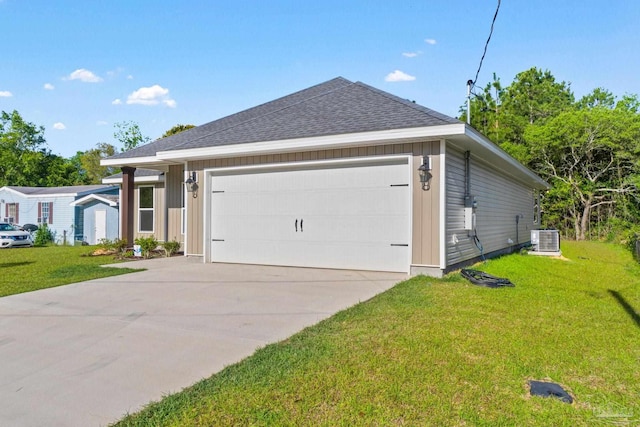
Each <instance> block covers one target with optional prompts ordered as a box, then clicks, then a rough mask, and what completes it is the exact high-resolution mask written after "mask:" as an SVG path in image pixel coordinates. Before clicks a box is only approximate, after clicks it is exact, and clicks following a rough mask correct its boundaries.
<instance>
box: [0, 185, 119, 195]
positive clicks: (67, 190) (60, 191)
mask: <svg viewBox="0 0 640 427" xmlns="http://www.w3.org/2000/svg"><path fill="white" fill-rule="evenodd" d="M3 188H8V189H10V190H13V191H15V192H18V193H21V194H24V195H25V196H43V197H54V196H80V195H84V194H89V193H100V192H103V191H109V190H113V189H115V188H117V187H114V186H113V185H104V184H96V185H74V186H68V187H20V186H14V185H8V186H6V187H3Z"/></svg>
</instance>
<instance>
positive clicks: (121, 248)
mask: <svg viewBox="0 0 640 427" xmlns="http://www.w3.org/2000/svg"><path fill="white" fill-rule="evenodd" d="M98 247H99V248H101V249H104V250H105V251H109V252H115V253H117V254H120V255H123V254H124V253H125V252H126V251H127V239H114V240H109V239H100V241H99V242H98Z"/></svg>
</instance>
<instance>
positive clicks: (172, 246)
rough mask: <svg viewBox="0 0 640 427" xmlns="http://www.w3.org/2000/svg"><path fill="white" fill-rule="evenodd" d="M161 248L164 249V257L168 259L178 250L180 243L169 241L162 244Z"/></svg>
mask: <svg viewBox="0 0 640 427" xmlns="http://www.w3.org/2000/svg"><path fill="white" fill-rule="evenodd" d="M162 248H163V249H164V255H165V256H166V257H170V256H172V255H174V254H175V253H177V252H178V251H179V250H180V242H178V241H176V240H169V241H168V242H163V243H162Z"/></svg>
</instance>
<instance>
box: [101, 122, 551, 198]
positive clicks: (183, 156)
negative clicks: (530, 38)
mask: <svg viewBox="0 0 640 427" xmlns="http://www.w3.org/2000/svg"><path fill="white" fill-rule="evenodd" d="M440 139H444V140H446V141H449V142H450V143H452V144H453V145H454V146H456V147H457V148H459V149H462V150H465V151H466V150H469V151H471V152H472V153H473V155H475V156H478V157H480V158H482V159H483V160H485V161H487V162H488V163H490V164H492V165H495V166H496V167H498V168H499V169H501V170H502V171H504V172H505V173H507V174H509V175H510V176H512V177H514V178H515V179H517V180H518V181H521V182H524V183H526V184H528V185H531V186H532V187H533V188H536V189H540V190H543V189H547V188H549V184H547V183H546V182H545V181H544V180H542V179H541V178H540V177H539V176H537V175H536V174H535V173H533V172H531V171H530V170H529V169H527V168H526V167H525V166H523V165H522V164H520V163H519V162H518V161H517V160H515V159H514V158H513V157H511V156H510V155H509V154H507V153H506V152H505V151H504V150H502V149H501V148H500V147H498V146H497V145H495V144H494V143H493V142H491V141H490V140H489V139H487V138H486V137H485V136H483V135H482V134H480V133H479V132H477V131H476V130H475V129H473V128H472V127H471V126H468V125H466V124H465V123H462V122H460V123H455V124H448V125H440V126H424V127H415V128H403V129H390V130H382V131H372V132H358V133H348V134H340V135H325V136H316V137H308V138H293V139H283V140H275V141H259V142H248V143H238V144H225V145H218V146H212V147H203V148H191V149H185V150H170V151H159V152H157V153H156V155H155V156H150V157H137V158H136V157H133V158H125V159H106V160H102V161H101V162H100V163H101V164H102V165H103V166H127V165H136V166H139V167H149V166H152V165H155V164H158V163H160V164H164V165H167V164H171V163H183V162H187V161H194V160H204V159H215V158H229V157H241V156H259V155H269V154H281V153H289V152H293V151H315V150H331V149H343V148H355V147H361V146H363V145H386V144H402V143H411V142H420V141H425V140H440ZM103 182H104V183H111V181H109V182H107V181H105V180H103ZM119 182H121V180H120V181H119ZM135 182H138V180H137V179H136V180H135Z"/></svg>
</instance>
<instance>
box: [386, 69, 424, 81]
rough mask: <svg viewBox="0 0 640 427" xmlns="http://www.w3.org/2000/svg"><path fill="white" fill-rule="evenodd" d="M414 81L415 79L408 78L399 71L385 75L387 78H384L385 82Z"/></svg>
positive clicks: (407, 75)
mask: <svg viewBox="0 0 640 427" xmlns="http://www.w3.org/2000/svg"><path fill="white" fill-rule="evenodd" d="M415 79H416V78H415V77H414V76H410V75H409V74H407V73H403V72H402V71H400V70H395V71H394V72H393V73H389V74H387V77H385V78H384V80H385V81H387V82H410V81H413V80H415Z"/></svg>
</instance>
